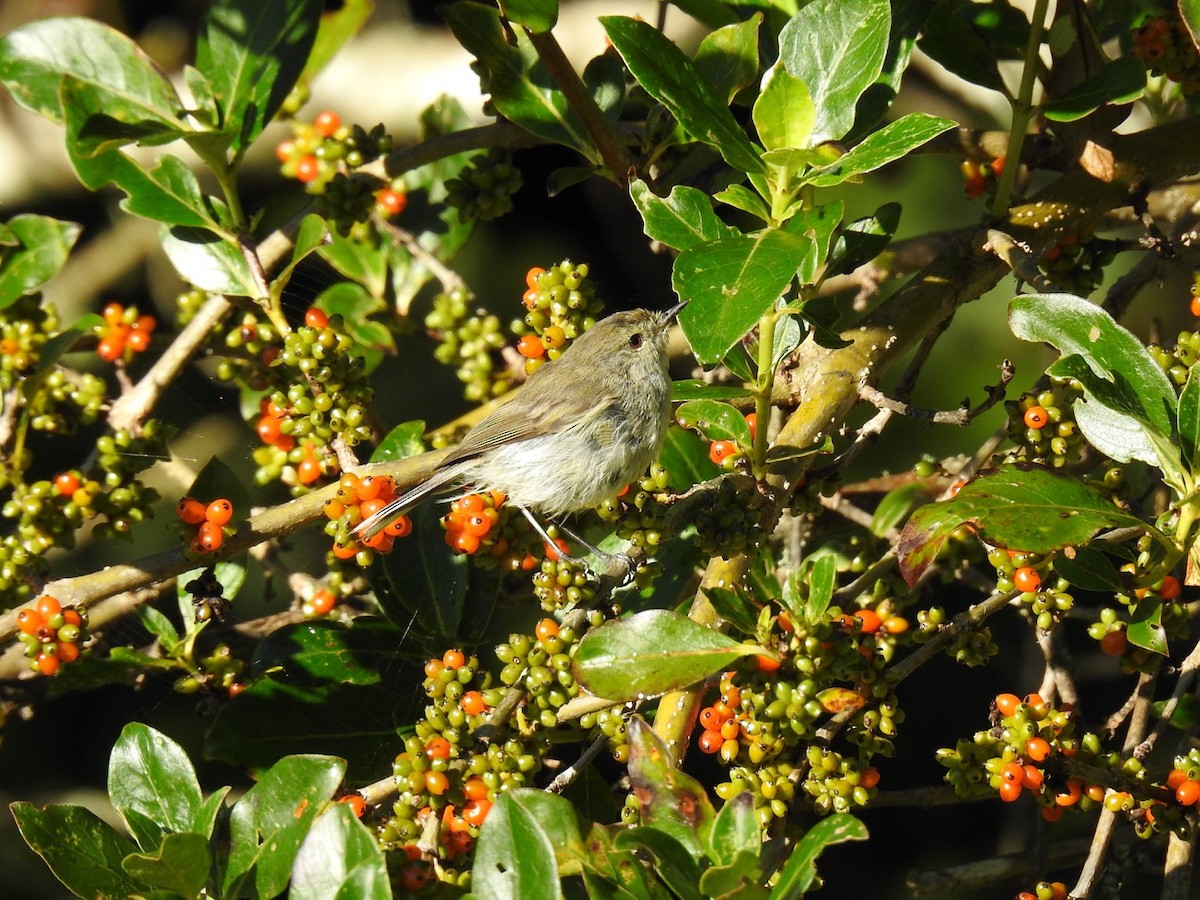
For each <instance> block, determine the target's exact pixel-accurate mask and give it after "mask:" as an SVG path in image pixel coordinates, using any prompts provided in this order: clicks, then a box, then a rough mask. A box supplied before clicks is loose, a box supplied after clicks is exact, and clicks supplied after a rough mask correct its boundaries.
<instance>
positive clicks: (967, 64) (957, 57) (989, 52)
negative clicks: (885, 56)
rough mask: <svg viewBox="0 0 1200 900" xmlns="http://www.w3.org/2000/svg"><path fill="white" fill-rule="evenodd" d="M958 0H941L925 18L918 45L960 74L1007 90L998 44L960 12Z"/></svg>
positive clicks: (997, 88) (976, 81) (982, 83)
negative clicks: (982, 34) (1001, 70)
mask: <svg viewBox="0 0 1200 900" xmlns="http://www.w3.org/2000/svg"><path fill="white" fill-rule="evenodd" d="M961 6H962V4H961V3H960V2H957V0H941V2H939V3H937V4H936V5H935V6H934V8H933V11H932V12H931V13H930V14H929V16H928V17H927V19H926V20H925V28H924V30H923V31H922V33H921V39H920V42H919V45H920V47H921V49H922V50H923V51H925V53H927V54H929V56H931V57H932V58H933V59H934V60H935V61H936V62H938V63H939V64H941V65H942V66H944V67H945V68H946V69H947V70H949V71H950V72H953V73H954V74H955V75H957V76H959V77H960V78H962V79H964V80H966V81H969V82H970V83H971V84H977V85H980V86H981V87H985V88H990V89H991V90H994V91H999V92H1001V93H1003V94H1007V88H1006V87H1005V85H1004V79H1003V78H1001V77H1000V67H999V65H998V64H997V59H996V50H997V48H996V46H995V45H993V44H989V43H988V42H987V41H986V40H984V38H983V37H982V36H981V35H980V34H979V32H978V31H976V30H975V29H974V28H973V27H971V25H970V24H969V22H967V21H965V20H964V18H963V17H961V16H960V15H959V10H958V9H957V7H961Z"/></svg>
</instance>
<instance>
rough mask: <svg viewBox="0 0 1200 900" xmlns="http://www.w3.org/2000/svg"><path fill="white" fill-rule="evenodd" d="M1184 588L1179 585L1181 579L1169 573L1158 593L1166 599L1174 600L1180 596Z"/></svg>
mask: <svg viewBox="0 0 1200 900" xmlns="http://www.w3.org/2000/svg"><path fill="white" fill-rule="evenodd" d="M1181 590H1182V588H1180V587H1179V579H1178V578H1176V577H1175V576H1174V575H1167V576H1166V577H1165V578H1163V580H1162V584H1161V585H1159V588H1158V595H1159V596H1160V597H1162V598H1163V599H1164V600H1174V599H1175V598H1176V597H1178V596H1179V593H1180V591H1181Z"/></svg>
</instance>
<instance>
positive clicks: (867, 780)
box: [858, 766, 879, 788]
mask: <svg viewBox="0 0 1200 900" xmlns="http://www.w3.org/2000/svg"><path fill="white" fill-rule="evenodd" d="M858 783H859V784H861V785H862V786H863V787H865V788H873V787H875V785H877V784H879V770H878V769H876V768H875V767H874V766H869V767H867V768H865V769H863V770H862V774H861V776H860V777H859V780H858Z"/></svg>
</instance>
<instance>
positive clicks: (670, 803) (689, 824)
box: [626, 715, 715, 859]
mask: <svg viewBox="0 0 1200 900" xmlns="http://www.w3.org/2000/svg"><path fill="white" fill-rule="evenodd" d="M626 736H627V738H628V741H629V781H630V783H631V784H632V785H633V795H634V796H635V797H636V798H637V801H638V807H639V811H640V813H641V820H642V823H643V824H645V825H649V826H650V827H652V828H657V829H659V830H661V831H663V832H665V833H666V834H668V835H670V836H671V837H672V838H674V839H675V840H676V841H678V842H679V843H680V844H682V845H683V846H684V847H685V848H687V850H688V852H689V853H691V855H692V858H693V859H699V858H700V857H701V855H702V854H703V852H704V837H703V836H707V835H708V834H710V833H711V829H712V823H713V819H714V817H715V813H714V811H713V807H712V803H711V802H710V801H709V799H708V792H707V791H706V790H705V789H704V786H703V785H702V784H700V782H698V781H696V779H694V778H692V777H691V776H690V775H688V774H687V773H685V772H683V771H682V770H681V769H679V768H678V767H677V766H676V763H677V761H678V760H677V758H676V756H675V754H674V753H672V752H671V751H669V750H668V749H667V747H666V745H664V744H663V742H662V738H660V737H659V736H658V735H657V734H655V733H654V729H653V728H651V727H650V725H649V724H647V722H646V720H645V719H643V718H642V717H641V716H636V715H635V716H632V717H631V718H630V719H629V722H628V724H627V725H626Z"/></svg>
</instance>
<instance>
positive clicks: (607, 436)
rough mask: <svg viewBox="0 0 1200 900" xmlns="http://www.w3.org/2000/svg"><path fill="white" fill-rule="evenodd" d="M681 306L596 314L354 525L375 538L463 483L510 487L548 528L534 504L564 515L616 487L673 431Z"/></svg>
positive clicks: (513, 498) (513, 499)
mask: <svg viewBox="0 0 1200 900" xmlns="http://www.w3.org/2000/svg"><path fill="white" fill-rule="evenodd" d="M682 306H683V304H682V303H680V304H679V305H678V306H675V307H673V308H672V309H669V310H667V311H666V312H651V311H650V310H645V309H634V310H630V311H629V312H619V313H615V314H613V315H611V316H609V317H607V318H605V319H602V320H601V321H599V322H597V323H596V324H595V325H594V326H592V327H591V328H590V329H588V330H587V331H585V332H584V333H583V334H582V335H580V336H579V338H577V339H576V341H575V343H573V344H572V345H571V346H570V347H568V348H567V350H566V351H565V352H564V353H563V355H562V356H560V357H559V358H558V359H556V360H554V361H553V362H549V363H546V364H545V365H544V366H542V367H541V368H540V369H538V370H537V371H536V372H534V373H533V375H532V376H530V378H529V380H528V381H527V382H526V383H525V386H524V387H523V388H522V389H521V391H520V392H519V393H518V394H517V396H516V397H514V398H513V399H512V400H510V401H509V402H508V403H505V404H504V405H503V406H501V407H500V408H498V409H497V410H496V411H495V412H493V413H492V414H491V415H489V416H488V417H487V418H486V419H484V420H483V421H482V422H480V423H479V424H478V425H476V426H475V427H474V428H472V429H471V430H470V431H468V432H467V434H466V436H465V437H464V438H463V440H462V443H461V444H459V445H458V446H457V447H455V448H454V450H453V451H452V452H451V453H450V454H449V455H448V456H447V457H446V459H445V460H444V461H443V462H442V464H441V465H440V466H439V467H438V469H437V471H435V472H434V473H433V474H432V475H431V476H430V477H429V478H428V479H427V480H426V481H424V482H423V483H421V484H419V485H417V486H416V487H414V488H413V489H412V490H410V491H408V492H407V493H405V494H403V495H402V496H400V497H397V498H396V499H395V500H393V501H392V502H391V503H389V504H388V505H387V506H386V507H384V508H383V509H381V510H380V511H379V512H377V513H375V514H374V515H373V516H371V517H370V518H368V519H366V520H364V521H363V522H362V524H360V525H359V526H358V528H357V529H355V530H356V531H357V532H358V533H359V534H361V535H362V536H363V537H364V538H365V539H369V538H371V537H373V536H374V535H376V534H378V533H379V532H380V531H381V530H382V529H383V528H384V527H386V526H387V525H388V523H389V522H392V521H394V520H395V519H396V518H398V517H399V516H400V515H402V514H403V513H404V512H405V511H406V510H407V509H409V508H411V507H412V506H413V505H415V504H416V503H417V502H419V501H420V500H421V499H423V498H424V497H425V496H426V495H428V494H431V493H434V492H436V491H440V490H449V489H451V488H453V487H456V486H464V485H470V486H471V488H472V489H474V490H478V491H492V490H500V491H503V492H504V493H505V495H506V496H507V498H508V500H507V502H508V503H511V504H513V505H514V506H516V507H518V508H520V509H521V510H522V511H523V512H524V513H525V514H526V516H528V517H529V518H530V521H531V522H533V524H534V526H535V527H537V528H538V530H539V531H541V528H540V526H538V524H537V522H536V521H535V520H534V519H533V518H532V516H531V515H530V513H531V512H540V513H542V514H544V515H547V516H563V515H566V514H568V513H573V512H579V511H581V510H584V509H589V508H591V507H593V506H595V505H596V504H598V503H600V502H601V501H602V500H605V499H607V498H608V497H611V496H613V495H614V494H615V493H617V491H619V490H620V489H621V488H623V487H624V486H625V485H627V484H629V482H631V481H632V480H633V479H635V478H637V477H638V476H639V475H641V474H642V472H644V471H645V469H646V467H647V466H648V465H650V463H651V462H653V461H654V459H655V457H656V456H657V455H658V449H659V447H660V446H661V445H662V441H663V437H664V436H665V435H666V432H667V424H668V423H669V421H670V415H671V377H670V375H669V373H668V372H667V331H668V329H669V327H670V324H671V320H672V319H674V318H675V313H676V312H678V311H679V309H680V307H682ZM543 534H544V532H543Z"/></svg>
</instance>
